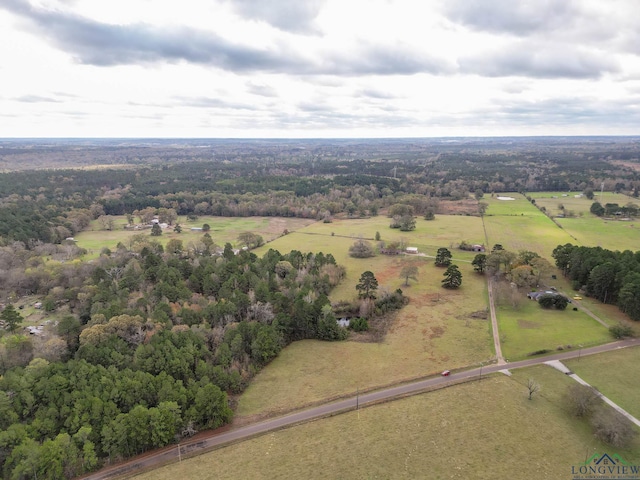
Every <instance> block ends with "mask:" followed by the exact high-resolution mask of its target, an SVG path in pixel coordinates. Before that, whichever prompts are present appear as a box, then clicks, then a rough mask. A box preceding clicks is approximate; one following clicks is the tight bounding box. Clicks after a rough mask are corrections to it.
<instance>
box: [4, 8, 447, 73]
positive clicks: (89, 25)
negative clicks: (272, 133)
mask: <svg viewBox="0 0 640 480" xmlns="http://www.w3.org/2000/svg"><path fill="white" fill-rule="evenodd" d="M3 1H4V3H1V4H0V8H5V9H7V10H9V11H11V12H13V13H14V14H17V15H20V16H21V17H23V18H25V19H27V20H28V21H29V24H30V28H31V29H33V30H35V31H36V33H38V34H39V35H42V36H44V37H46V38H47V39H48V41H49V42H50V43H51V44H53V45H55V46H56V47H58V48H60V49H61V50H63V51H65V52H68V53H69V54H70V55H72V56H73V57H74V58H75V59H76V61H78V62H80V63H85V64H91V65H97V66H113V65H128V64H152V63H159V62H188V63H194V64H203V65H212V66H216V67H218V68H222V69H225V70H230V71H234V72H243V71H264V72H282V73H290V74H297V75H321V74H328V75H362V74H375V75H407V74H415V73H420V72H428V73H434V74H438V73H442V72H447V71H451V70H452V67H451V65H449V64H448V63H447V62H445V61H444V60H441V59H438V58H436V57H432V56H429V55H425V54H422V53H418V52H411V51H409V50H408V49H407V48H406V47H405V46H403V45H396V46H386V45H372V44H363V45H361V46H360V48H359V49H358V51H356V52H354V53H353V54H344V53H336V52H329V53H327V54H326V55H325V57H324V58H321V59H315V58H314V59H307V58H303V56H302V55H300V54H298V53H297V52H295V51H293V50H292V49H291V48H290V47H289V45H285V44H284V43H282V42H281V43H280V44H277V45H276V46H274V47H270V48H269V49H266V48H265V49H257V48H253V47H250V46H247V45H242V44H238V43H233V42H231V41H229V40H227V39H225V38H222V37H220V36H219V35H217V34H216V33H214V32H208V31H203V30H196V29H190V28H186V27H173V28H158V27H155V26H152V25H148V24H133V25H111V24H105V23H100V22H97V21H95V20H92V19H88V18H85V17H81V16H78V15H75V14H71V13H65V12H61V11H52V10H44V9H40V8H35V7H32V6H31V5H30V4H29V3H27V2H26V1H25V0H3ZM314 61H315V63H314Z"/></svg>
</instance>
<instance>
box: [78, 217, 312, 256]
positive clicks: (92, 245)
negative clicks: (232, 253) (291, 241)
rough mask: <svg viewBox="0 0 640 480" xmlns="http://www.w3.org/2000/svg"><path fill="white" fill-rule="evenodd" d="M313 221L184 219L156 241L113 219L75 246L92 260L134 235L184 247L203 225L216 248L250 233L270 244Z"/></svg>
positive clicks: (86, 233)
mask: <svg viewBox="0 0 640 480" xmlns="http://www.w3.org/2000/svg"><path fill="white" fill-rule="evenodd" d="M313 222H315V220H309V219H303V218H279V217H239V218H238V217H233V218H231V217H199V218H198V220H196V221H189V220H187V218H186V217H179V218H178V223H179V224H180V225H181V226H182V233H175V232H173V228H171V227H170V228H169V229H167V230H165V231H163V233H162V235H161V236H159V237H151V236H150V233H151V231H150V230H141V231H130V230H124V229H123V227H124V225H125V224H126V218H125V217H124V216H119V217H115V228H114V230H112V231H107V230H104V229H103V228H102V226H101V225H100V223H99V222H98V221H97V220H95V221H94V222H92V223H91V226H90V228H89V229H88V230H86V231H84V232H81V233H79V234H78V235H76V237H75V239H76V241H77V242H78V246H79V247H82V248H86V249H87V251H88V257H89V258H90V257H95V256H98V255H99V254H100V251H101V250H102V248H104V247H107V248H110V249H115V248H116V245H117V244H118V242H122V243H123V244H124V245H127V246H128V245H129V240H130V239H131V238H132V237H133V236H134V235H139V234H143V235H149V238H150V239H155V240H157V241H158V242H160V243H162V244H163V245H165V244H166V243H167V242H168V241H169V240H171V239H172V238H177V239H180V240H182V243H183V244H184V245H185V246H186V245H188V244H189V242H195V241H198V240H199V239H200V238H201V237H202V235H203V232H201V231H200V232H196V231H191V228H192V227H202V225H204V224H205V223H207V224H209V225H210V226H211V231H210V232H209V235H211V238H213V241H214V242H216V243H217V244H218V245H221V246H222V245H224V244H225V243H227V242H229V243H231V244H232V245H236V243H237V238H238V235H239V234H240V233H242V232H248V231H249V232H253V233H257V234H258V235H262V237H263V238H264V240H265V241H266V242H270V241H272V240H274V239H276V238H278V237H279V236H280V235H282V232H283V231H284V230H285V229H286V230H288V231H290V232H293V231H296V230H298V229H300V228H303V227H305V226H307V225H309V224H311V223H313Z"/></svg>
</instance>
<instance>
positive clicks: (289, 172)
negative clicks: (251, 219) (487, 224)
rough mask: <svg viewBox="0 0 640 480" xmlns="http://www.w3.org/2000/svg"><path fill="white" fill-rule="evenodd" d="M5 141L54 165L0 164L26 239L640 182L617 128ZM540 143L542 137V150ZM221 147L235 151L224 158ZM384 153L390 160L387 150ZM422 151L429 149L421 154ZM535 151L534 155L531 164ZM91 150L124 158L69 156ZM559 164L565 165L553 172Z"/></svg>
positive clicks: (624, 209)
mask: <svg viewBox="0 0 640 480" xmlns="http://www.w3.org/2000/svg"><path fill="white" fill-rule="evenodd" d="M186 142H187V143H188V141H186ZM619 142H620V143H624V146H619V145H618V143H619ZM12 143H13V144H12V146H11V147H10V148H9V147H7V148H4V149H3V161H4V162H5V163H4V164H5V167H6V168H7V169H20V170H22V169H29V168H39V167H41V166H43V165H46V166H47V167H48V168H51V170H45V169H36V170H31V171H28V172H23V171H16V172H9V173H3V174H0V197H1V198H3V204H2V205H1V206H0V239H2V240H3V241H4V242H5V244H6V242H11V241H21V242H24V243H25V245H27V246H28V248H30V247H31V243H32V242H33V241H34V240H39V241H44V242H56V243H59V242H61V241H63V240H64V239H65V238H67V237H68V236H72V235H74V234H75V233H77V232H79V231H81V230H82V229H84V228H86V227H87V226H88V225H89V222H90V221H91V220H95V219H98V218H100V217H101V216H102V217H105V218H109V217H113V216H116V215H127V216H128V222H129V224H133V222H132V220H133V218H134V217H135V215H134V213H135V212H139V213H140V218H141V222H143V223H146V224H148V223H150V218H151V219H152V218H153V217H154V216H157V217H158V219H159V221H160V222H161V223H167V224H168V225H173V224H174V223H175V221H176V220H177V217H178V216H181V215H186V216H188V217H189V218H190V219H191V220H192V221H193V220H195V219H196V218H198V217H200V216H242V217H246V216H284V217H291V216H295V217H300V218H315V219H323V218H325V219H331V218H332V217H333V216H335V215H338V214H344V215H349V216H354V215H358V216H364V215H367V214H369V215H376V214H377V213H378V211H380V210H386V211H387V212H388V214H389V216H390V217H391V218H393V217H394V216H398V218H401V217H403V216H409V217H414V216H417V215H421V216H422V215H425V216H426V215H429V216H428V217H427V216H426V217H425V218H427V219H429V218H432V217H431V215H432V214H434V213H436V212H437V211H438V210H439V208H440V207H441V206H442V205H443V203H446V202H447V201H448V200H454V201H457V200H464V199H466V198H468V197H469V196H470V195H471V194H473V195H475V196H476V198H479V197H481V196H484V197H486V194H487V193H488V192H495V191H522V190H523V189H525V188H526V189H527V190H528V191H532V192H533V191H559V190H574V191H583V192H585V196H587V197H590V192H593V190H594V189H595V188H596V185H594V178H604V179H605V180H604V183H605V188H607V189H608V190H609V191H620V192H626V193H628V194H630V195H636V196H637V195H638V193H637V192H638V191H639V190H640V180H638V179H637V175H636V173H635V172H634V171H633V170H632V168H631V167H626V166H624V165H620V164H613V163H612V162H611V161H609V160H608V159H609V158H612V159H613V158H616V159H621V158H637V156H638V154H639V153H640V152H638V150H639V147H638V146H637V145H635V144H633V143H631V142H630V141H628V142H627V141H626V140H619V139H618V140H616V141H615V142H614V143H615V145H612V144H609V143H607V144H605V143H602V144H598V143H590V144H589V145H588V146H585V145H582V144H580V142H572V141H571V140H569V141H567V142H564V143H562V142H559V143H555V142H551V143H545V141H544V140H540V141H536V142H534V143H535V145H533V144H530V145H528V144H526V142H525V143H521V142H516V143H518V144H517V145H516V144H509V145H508V146H506V145H505V144H503V143H501V142H500V141H497V140H491V141H487V142H485V143H483V144H482V145H480V144H474V145H473V148H469V144H468V143H466V142H461V143H460V144H458V145H447V146H446V147H444V146H443V145H442V144H439V143H438V142H433V141H429V140H424V141H418V142H415V141H412V142H409V143H402V142H378V141H371V142H368V143H367V142H362V143H359V144H358V145H351V146H346V145H344V144H340V142H338V143H336V142H335V141H330V140H326V141H323V143H322V144H319V143H316V141H313V140H309V141H304V142H303V143H307V144H309V148H312V149H317V150H314V151H317V152H322V153H319V156H318V157H315V158H317V159H318V160H316V161H314V162H312V163H311V164H310V163H309V161H308V154H309V152H310V151H311V150H309V149H307V148H301V149H300V150H297V149H295V148H294V149H289V148H288V147H283V146H282V145H281V144H278V145H275V144H267V143H264V144H261V145H260V146H259V147H258V146H256V145H255V144H254V145H251V144H250V143H246V142H245V143H242V142H241V141H238V142H235V143H234V142H226V141H225V142H222V141H220V142H218V141H211V142H210V145H208V146H199V148H197V149H195V148H180V147H176V146H173V145H156V146H148V145H145V147H144V148H140V146H135V145H131V146H121V145H115V144H109V143H108V142H104V144H103V145H102V146H90V147H87V146H80V147H79V146H78V144H75V143H74V142H73V141H69V142H68V143H66V144H65V143H64V142H62V143H61V144H60V145H58V146H56V147H51V146H50V145H45V144H41V143H39V142H37V141H25V142H20V141H14V142H12ZM311 145H313V146H312V147H311ZM539 145H544V152H542V151H541V150H540V148H539ZM567 145H571V148H568V147H567ZM507 148H508V150H509V151H508V152H506V151H505V149H507ZM26 154H28V155H26ZM201 155H204V157H202V156H201ZM227 155H228V156H229V158H231V157H233V158H234V161H233V162H225V161H224V160H223V159H224V158H225V156H227ZM354 155H356V156H357V157H358V158H355V157H354ZM387 155H389V156H391V157H393V160H386V159H385V158H384V157H385V156H387ZM205 157H206V158H213V160H203V158H205ZM425 158H429V161H428V162H427V163H426V164H425ZM531 158H536V159H537V160H536V169H537V170H536V175H535V176H532V175H531V167H530V159H531ZM187 159H189V160H187ZM25 160H27V161H25ZM195 160H197V161H195ZM96 162H101V163H100V164H110V163H121V162H124V163H127V165H126V167H125V168H119V167H114V168H110V169H84V170H81V169H73V168H70V167H71V166H76V165H90V164H95V163H96ZM54 168H55V169H54ZM560 169H561V171H562V172H563V173H565V174H566V175H562V176H560V175H557V171H558V170H560ZM390 172H393V174H394V177H390V176H389V175H390ZM597 186H598V187H600V185H597ZM603 208H604V209H605V211H606V215H622V216H629V217H633V216H636V215H637V211H638V209H637V206H636V205H635V204H627V205H615V204H611V205H605V206H603ZM485 209H486V204H484V203H483V202H480V204H479V205H478V206H476V207H475V208H473V209H471V210H469V213H470V214H475V215H477V214H480V215H483V214H484V213H485ZM473 210H475V211H473ZM136 215H137V214H136ZM107 228H108V227H107Z"/></svg>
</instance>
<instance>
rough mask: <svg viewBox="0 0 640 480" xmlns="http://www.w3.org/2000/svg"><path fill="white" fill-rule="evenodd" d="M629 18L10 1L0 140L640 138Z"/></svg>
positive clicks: (471, 5) (481, 7)
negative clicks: (615, 135)
mask: <svg viewBox="0 0 640 480" xmlns="http://www.w3.org/2000/svg"><path fill="white" fill-rule="evenodd" d="M635 10H636V4H635V0H612V1H611V2H601V1H597V0H580V1H577V0H536V1H533V0H531V1H523V2H513V1H510V0H487V1H484V0H483V1H479V0H473V1H466V0H465V1H463V0H447V1H445V0H442V1H440V2H415V1H411V0H349V1H347V2H345V1H344V0H264V1H261V2H253V1H249V0H182V1H181V2H179V3H177V2H157V1H154V0H111V1H109V2H96V1H93V0H38V1H36V0H32V1H29V0H2V2H1V3H0V58H2V59H3V62H2V64H1V65H0V72H1V75H2V78H3V91H2V92H1V93H0V95H1V96H0V111H1V112H2V115H0V129H1V131H2V132H3V134H4V135H6V136H58V135H60V136H152V137H153V136H189V137H206V136H212V137H218V136H234V137H238V136H240V137H241V136H256V137H258V136H280V137H286V136H309V137H313V136H340V137H349V136H438V135H502V134H504V135H508V134H563V133H567V134H572V133H573V134H577V133H579V134H599V133H607V134H612V133H620V134H630V133H637V131H638V127H639V126H640V125H639V122H640V119H639V118H638V114H637V112H638V110H639V109H640V108H639V105H640V99H639V98H638V95H637V92H638V79H639V78H640V47H639V46H638V45H640V42H638V33H637V32H638V31H640V20H639V19H638V16H637V15H634V12H635ZM615 112H620V114H619V115H616V114H615Z"/></svg>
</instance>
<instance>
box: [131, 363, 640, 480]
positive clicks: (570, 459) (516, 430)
mask: <svg viewBox="0 0 640 480" xmlns="http://www.w3.org/2000/svg"><path fill="white" fill-rule="evenodd" d="M528 378H533V379H535V381H536V382H538V383H539V384H540V385H541V387H542V388H541V391H540V392H539V393H538V394H537V395H535V396H534V397H533V399H532V400H528V399H527V389H526V387H525V384H526V382H527V379H528ZM572 382H573V380H571V379H570V378H568V377H566V376H565V375H563V374H561V373H560V372H557V371H555V370H553V369H552V368H551V367H547V366H538V367H533V368H528V369H522V370H515V371H514V372H513V376H512V377H507V376H504V375H502V374H495V375H493V376H491V377H490V378H487V379H485V380H483V381H482V382H477V381H476V382H472V383H466V384H462V385H458V386H455V387H451V388H445V389H442V390H437V391H434V392H430V393H425V394H421V395H416V396H413V397H409V398H405V399H402V400H397V401H393V402H389V403H384V404H380V405H375V406H372V407H367V408H363V409H361V410H359V411H357V412H355V411H354V412H350V413H346V414H342V415H338V416H335V417H331V418H327V419H323V420H319V421H315V422H311V423H306V424H303V425H298V426H294V427H291V428H287V429H283V430H279V431H275V432H272V433H269V434H266V435H263V436H259V437H257V438H253V439H251V440H248V441H244V442H242V443H238V444H235V445H230V446H227V447H224V448H221V449H218V450H214V451H213V452H211V453H207V454H203V455H199V456H197V457H194V458H191V459H188V460H183V461H182V462H181V463H179V464H178V463H175V464H173V465H169V466H166V467H164V468H161V469H158V470H154V471H153V472H150V473H146V474H141V475H137V476H136V477H135V478H136V479H139V480H151V479H154V480H169V479H174V478H218V479H236V478H251V479H280V478H282V479H284V478H309V479H316V478H318V479H320V478H327V479H334V478H425V479H445V478H446V479H450V478H459V479H470V478H473V479H491V480H500V479H505V480H507V479H509V480H511V479H521V478H522V479H523V478H535V479H552V480H556V479H564V478H567V479H569V478H572V475H571V467H572V465H578V464H580V463H582V462H584V461H585V460H586V459H587V458H589V457H590V456H591V455H593V454H594V453H596V452H598V453H604V452H609V453H610V454H612V453H614V452H615V453H618V454H619V455H621V456H622V457H623V458H624V459H625V460H626V461H627V462H628V463H632V464H638V463H640V441H638V440H637V439H636V441H635V443H634V444H633V446H632V447H631V448H630V449H628V450H617V451H614V450H611V449H610V448H607V446H606V445H603V444H601V443H600V442H598V441H596V440H595V439H594V437H593V436H592V434H591V430H590V427H589V426H588V424H587V423H586V422H585V421H584V420H579V419H576V418H575V417H572V416H571V415H570V414H569V413H568V412H567V410H566V408H565V406H564V400H563V395H564V392H565V391H566V389H567V387H568V386H569V385H571V384H572Z"/></svg>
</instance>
